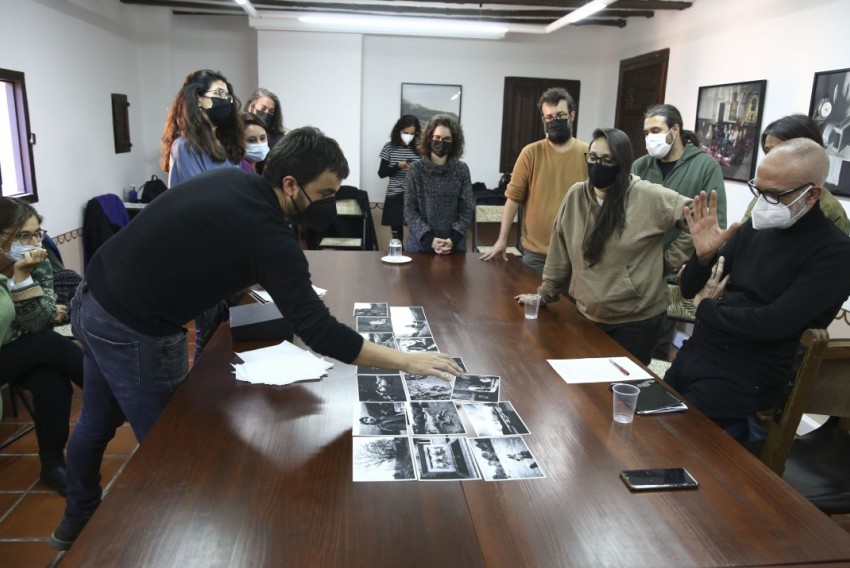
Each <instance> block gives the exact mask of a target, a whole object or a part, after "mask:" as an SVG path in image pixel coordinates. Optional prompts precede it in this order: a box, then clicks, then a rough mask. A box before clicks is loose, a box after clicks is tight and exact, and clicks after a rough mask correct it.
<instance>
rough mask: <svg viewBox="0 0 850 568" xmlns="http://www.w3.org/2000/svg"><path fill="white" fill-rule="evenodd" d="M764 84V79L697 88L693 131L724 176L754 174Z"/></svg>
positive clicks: (748, 177)
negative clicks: (695, 117)
mask: <svg viewBox="0 0 850 568" xmlns="http://www.w3.org/2000/svg"><path fill="white" fill-rule="evenodd" d="M766 86H767V81H750V82H747V83H729V84H727V85H712V86H709V87H700V88H699V98H698V100H697V120H696V128H695V133H696V135H697V138H699V142H700V148H701V149H702V150H704V151H705V152H706V153H708V155H709V156H711V157H712V158H714V159H715V160H717V163H718V164H720V169H721V170H723V177H724V178H725V179H731V180H735V181H749V180H751V179H753V176H755V173H756V159H755V157H756V153H757V152H758V147H759V137H760V136H761V117H762V114H763V110H764V93H765V89H766Z"/></svg>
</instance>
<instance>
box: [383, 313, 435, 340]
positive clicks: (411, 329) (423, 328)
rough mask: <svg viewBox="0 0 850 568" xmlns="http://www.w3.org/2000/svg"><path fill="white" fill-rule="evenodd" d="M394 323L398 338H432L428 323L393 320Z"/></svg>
mask: <svg viewBox="0 0 850 568" xmlns="http://www.w3.org/2000/svg"><path fill="white" fill-rule="evenodd" d="M392 322H393V333H395V335H396V337H431V326H430V325H428V322H427V321H424V320H422V321H419V320H397V319H395V318H392Z"/></svg>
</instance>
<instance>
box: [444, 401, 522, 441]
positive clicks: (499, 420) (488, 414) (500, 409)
mask: <svg viewBox="0 0 850 568" xmlns="http://www.w3.org/2000/svg"><path fill="white" fill-rule="evenodd" d="M460 407H461V409H463V412H464V414H466V417H467V418H468V419H469V422H470V423H471V424H472V428H473V430H475V433H476V435H478V436H521V435H524V434H528V433H529V432H528V427H527V426H526V425H525V422H523V421H522V418H520V417H519V414H517V412H516V410H514V407H513V405H512V404H511V403H510V402H464V403H461V405H460Z"/></svg>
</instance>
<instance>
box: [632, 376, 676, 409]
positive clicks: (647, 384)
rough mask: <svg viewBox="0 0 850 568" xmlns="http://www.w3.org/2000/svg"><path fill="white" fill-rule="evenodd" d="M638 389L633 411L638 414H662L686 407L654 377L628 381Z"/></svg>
mask: <svg viewBox="0 0 850 568" xmlns="http://www.w3.org/2000/svg"><path fill="white" fill-rule="evenodd" d="M630 384H633V385H634V386H636V387H637V388H639V389H640V394H639V395H638V400H637V406H636V407H635V412H636V413H638V414H663V413H665V412H680V411H683V410H687V409H688V405H687V404H685V401H683V400H682V399H681V398H679V397H678V396H676V395H675V394H673V393H672V392H670V391H669V390H667V389H666V388H664V387H663V386H661V385H660V384H658V382H657V381H656V380H655V379H647V380H645V381H640V382H638V383H630Z"/></svg>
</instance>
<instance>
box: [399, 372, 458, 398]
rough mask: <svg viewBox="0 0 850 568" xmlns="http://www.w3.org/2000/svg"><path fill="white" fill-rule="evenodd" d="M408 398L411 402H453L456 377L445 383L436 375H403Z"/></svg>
mask: <svg viewBox="0 0 850 568" xmlns="http://www.w3.org/2000/svg"><path fill="white" fill-rule="evenodd" d="M401 377H402V380H403V381H404V386H405V387H406V388H407V397H408V398H409V399H410V400H417V401H419V400H451V398H452V383H453V382H454V380H455V379H454V377H452V378H451V379H449V380H448V381H444V380H443V379H441V378H439V377H435V376H434V375H408V374H407V373H403V374H402V376H401Z"/></svg>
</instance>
